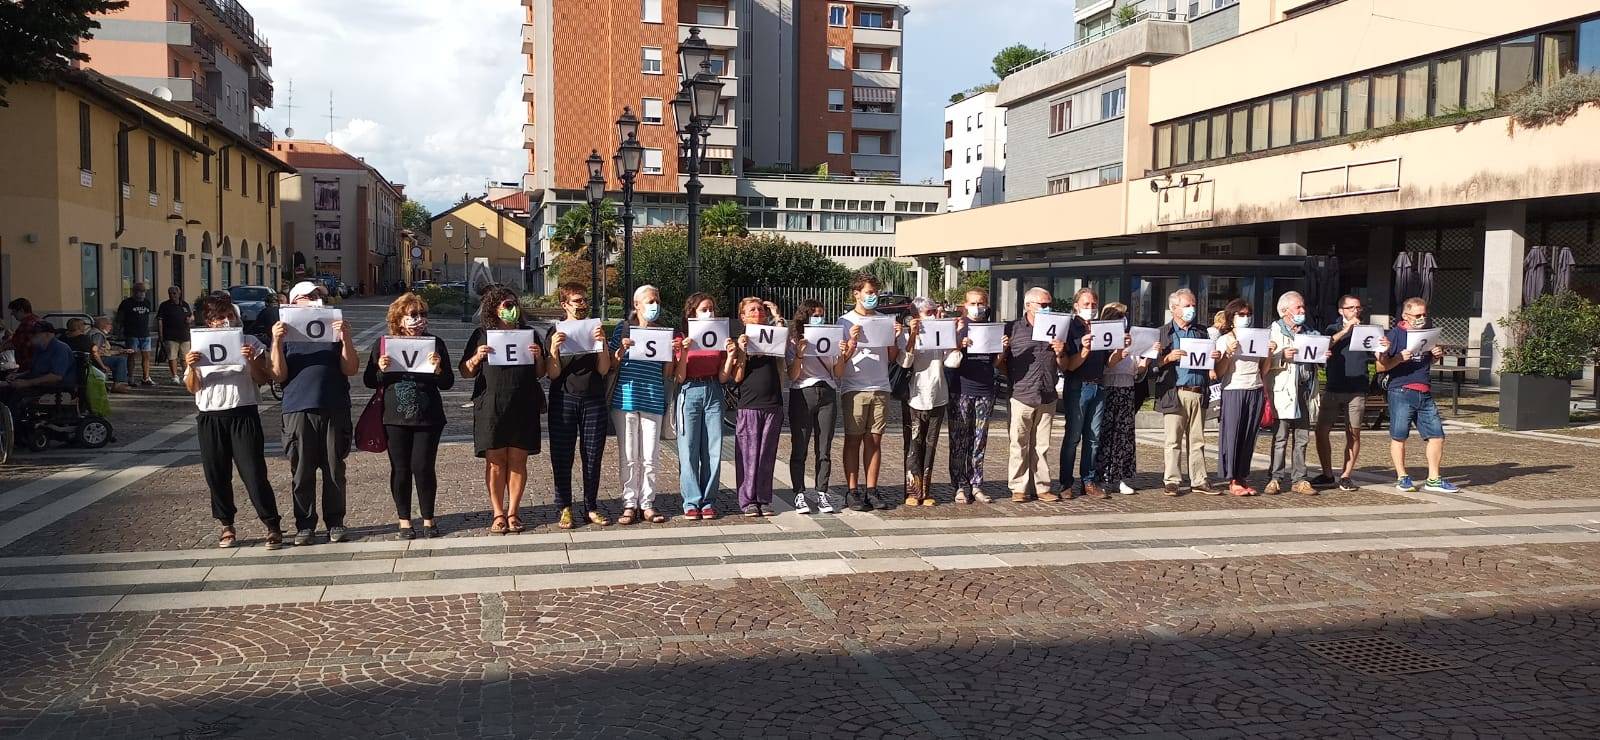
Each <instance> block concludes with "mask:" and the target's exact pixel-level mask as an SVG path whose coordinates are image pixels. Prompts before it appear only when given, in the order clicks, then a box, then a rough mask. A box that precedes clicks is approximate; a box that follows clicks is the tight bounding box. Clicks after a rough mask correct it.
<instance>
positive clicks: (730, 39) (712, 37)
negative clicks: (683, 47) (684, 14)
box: [678, 23, 739, 49]
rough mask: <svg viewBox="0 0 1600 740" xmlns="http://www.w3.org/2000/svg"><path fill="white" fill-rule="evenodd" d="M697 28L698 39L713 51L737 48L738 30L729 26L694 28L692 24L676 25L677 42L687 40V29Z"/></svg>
mask: <svg viewBox="0 0 1600 740" xmlns="http://www.w3.org/2000/svg"><path fill="white" fill-rule="evenodd" d="M691 28H699V29H700V38H702V39H705V42H706V43H707V44H710V45H711V47H712V48H714V49H737V48H739V29H737V28H733V27H730V26H696V25H694V24H693V23H679V24H678V40H679V41H683V40H685V39H687V38H689V29H691Z"/></svg>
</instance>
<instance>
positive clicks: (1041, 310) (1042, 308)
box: [1039, 306, 1050, 313]
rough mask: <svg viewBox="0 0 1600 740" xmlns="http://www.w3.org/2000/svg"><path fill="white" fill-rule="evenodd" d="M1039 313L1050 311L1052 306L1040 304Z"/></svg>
mask: <svg viewBox="0 0 1600 740" xmlns="http://www.w3.org/2000/svg"><path fill="white" fill-rule="evenodd" d="M1039 313H1050V307H1049V306H1040V307H1039Z"/></svg>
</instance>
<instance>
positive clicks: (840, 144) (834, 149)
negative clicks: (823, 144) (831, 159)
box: [828, 131, 844, 154]
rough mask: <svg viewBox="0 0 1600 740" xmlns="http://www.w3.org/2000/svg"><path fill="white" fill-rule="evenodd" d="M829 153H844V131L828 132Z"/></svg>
mask: <svg viewBox="0 0 1600 740" xmlns="http://www.w3.org/2000/svg"><path fill="white" fill-rule="evenodd" d="M828 153H829V154H844V132H843V131H829V132H828Z"/></svg>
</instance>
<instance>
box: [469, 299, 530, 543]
mask: <svg viewBox="0 0 1600 740" xmlns="http://www.w3.org/2000/svg"><path fill="white" fill-rule="evenodd" d="M478 317H479V326H478V328H476V329H473V330H472V336H471V337H469V338H468V339H467V349H466V351H465V352H463V353H462V355H461V367H460V370H461V377H463V378H472V446H473V450H474V451H475V452H476V453H477V455H478V457H481V458H483V459H484V468H483V480H484V486H485V487H486V488H487V489H488V491H489V506H490V508H491V510H492V511H493V514H494V519H493V521H491V522H490V525H489V533H490V534H505V533H506V532H521V531H523V530H524V529H526V528H525V527H524V526H523V524H522V517H521V516H520V513H519V512H520V511H521V506H522V493H523V490H524V489H525V488H527V485H528V456H529V455H537V454H539V438H540V433H539V413H540V412H541V411H543V410H544V405H545V402H544V389H543V388H541V387H540V386H539V378H541V377H544V371H545V366H544V363H543V362H542V359H543V354H544V348H543V347H542V346H540V344H539V338H538V335H537V334H535V335H532V336H533V339H532V341H530V342H529V344H528V346H527V347H523V348H520V349H524V350H526V352H527V353H528V355H529V358H530V359H531V360H532V363H531V364H526V365H492V364H490V363H489V356H490V355H491V354H493V353H495V352H504V351H506V348H504V347H499V348H497V347H491V346H490V345H489V332H490V331H491V330H499V331H509V330H525V329H527V328H528V325H527V324H525V323H523V321H522V308H521V306H519V305H518V303H517V294H516V292H514V291H512V290H511V289H510V288H507V287H505V286H503V285H496V286H493V287H491V288H488V289H486V290H485V291H484V292H483V296H482V299H481V300H480V301H479V302H478Z"/></svg>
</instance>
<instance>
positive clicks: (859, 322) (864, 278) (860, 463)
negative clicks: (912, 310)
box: [839, 275, 900, 511]
mask: <svg viewBox="0 0 1600 740" xmlns="http://www.w3.org/2000/svg"><path fill="white" fill-rule="evenodd" d="M882 289H883V286H882V285H880V284H879V283H878V280H877V279H876V278H874V277H872V276H870V275H857V276H856V279H855V280H854V281H853V282H852V283H851V284H850V295H851V298H853V299H854V300H855V304H856V305H855V308H852V309H851V310H850V312H849V313H846V314H845V315H843V316H840V317H839V325H840V326H842V327H844V330H845V339H844V344H843V345H842V346H841V347H840V348H839V351H840V352H841V353H842V354H844V355H845V356H847V357H849V358H850V361H849V363H848V364H846V365H845V368H844V377H842V378H840V381H839V390H840V391H841V392H842V396H841V401H842V402H843V403H842V405H843V407H844V409H843V410H844V481H845V486H846V489H847V490H846V493H845V505H847V506H849V507H850V508H852V509H855V510H856V511H872V509H873V507H877V508H880V509H887V508H889V502H888V500H886V499H884V498H883V497H882V496H881V495H879V493H878V469H879V467H880V466H881V465H882V464H883V430H884V429H885V428H887V427H888V425H889V363H891V362H893V361H895V360H896V359H898V357H899V355H900V351H899V349H898V348H897V347H896V346H895V343H894V342H893V341H890V342H889V343H888V346H884V347H874V346H869V345H870V344H874V342H871V341H870V337H869V336H868V335H867V334H866V329H865V327H864V325H865V324H870V323H872V322H876V321H887V322H889V323H891V324H893V322H894V319H893V318H891V317H888V316H884V315H883V314H880V313H878V311H877V308H878V291H880V290H882ZM893 331H894V337H896V338H898V337H899V336H900V326H899V325H898V324H894V330H893ZM863 467H864V468H866V476H865V478H866V492H865V493H863V492H862V491H861V489H860V488H859V487H858V486H859V483H860V482H861V477H862V476H861V468H863Z"/></svg>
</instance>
